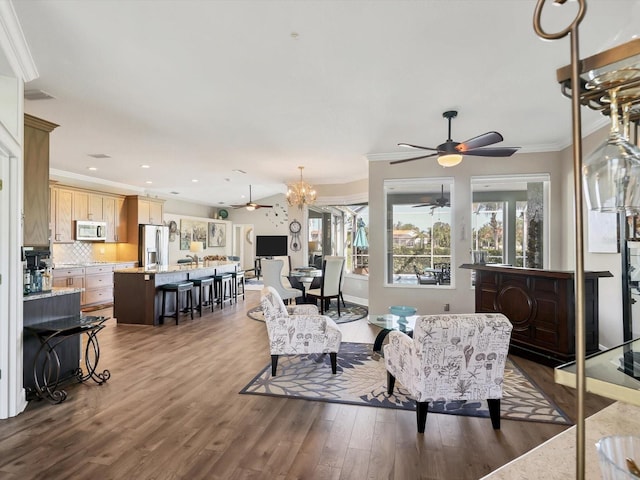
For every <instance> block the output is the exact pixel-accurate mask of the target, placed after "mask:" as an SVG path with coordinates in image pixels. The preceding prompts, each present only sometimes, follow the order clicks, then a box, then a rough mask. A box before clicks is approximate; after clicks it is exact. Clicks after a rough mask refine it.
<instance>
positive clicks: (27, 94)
mask: <svg viewBox="0 0 640 480" xmlns="http://www.w3.org/2000/svg"><path fill="white" fill-rule="evenodd" d="M24 98H25V100H50V99H53V98H55V97H54V96H53V95H50V94H48V93H47V92H45V91H42V90H25V91H24Z"/></svg>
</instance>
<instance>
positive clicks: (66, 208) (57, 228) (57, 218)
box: [51, 187, 74, 243]
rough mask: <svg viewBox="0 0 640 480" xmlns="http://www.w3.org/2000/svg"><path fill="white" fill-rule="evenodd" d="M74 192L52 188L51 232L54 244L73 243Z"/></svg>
mask: <svg viewBox="0 0 640 480" xmlns="http://www.w3.org/2000/svg"><path fill="white" fill-rule="evenodd" d="M73 193H74V192H73V190H68V189H66V188H60V187H53V188H51V231H52V239H51V240H52V241H53V243H72V242H73V237H74V235H73Z"/></svg>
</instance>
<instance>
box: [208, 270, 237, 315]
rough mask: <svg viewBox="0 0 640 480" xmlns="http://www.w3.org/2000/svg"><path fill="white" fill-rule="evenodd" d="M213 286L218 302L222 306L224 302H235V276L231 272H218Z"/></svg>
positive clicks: (214, 277)
mask: <svg viewBox="0 0 640 480" xmlns="http://www.w3.org/2000/svg"><path fill="white" fill-rule="evenodd" d="M213 286H214V290H215V293H216V302H217V303H219V304H220V308H224V303H225V302H229V304H231V303H233V276H232V275H231V272H221V273H216V274H215V275H214V276H213Z"/></svg>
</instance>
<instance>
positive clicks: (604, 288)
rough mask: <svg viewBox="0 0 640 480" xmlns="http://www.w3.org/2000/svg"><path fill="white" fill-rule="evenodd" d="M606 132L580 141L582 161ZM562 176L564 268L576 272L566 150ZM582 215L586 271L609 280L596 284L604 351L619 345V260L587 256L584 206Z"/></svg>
mask: <svg viewBox="0 0 640 480" xmlns="http://www.w3.org/2000/svg"><path fill="white" fill-rule="evenodd" d="M608 133H609V131H608V128H603V129H601V130H599V131H597V132H595V133H594V134H592V135H589V136H588V137H586V138H585V139H584V140H583V143H582V150H583V158H587V157H588V156H589V154H590V153H591V152H593V151H594V150H595V149H596V148H597V147H598V146H599V145H600V144H601V143H602V142H603V141H604V140H605V139H606V138H607V135H608ZM561 157H562V163H563V167H564V168H563V170H564V175H563V179H562V185H563V197H564V198H563V211H564V215H565V218H566V221H565V222H564V224H563V234H562V237H563V245H562V249H563V251H564V255H563V268H564V269H566V270H574V268H575V237H576V235H575V213H574V186H573V149H572V147H569V148H567V149H565V150H564V151H562V152H561ZM582 208H583V215H584V233H583V236H584V266H585V270H587V271H602V270H605V271H609V272H611V273H612V274H613V277H612V278H601V279H600V281H599V289H600V296H599V297H600V298H599V307H600V308H599V315H598V318H599V321H600V345H602V346H603V347H605V348H610V347H614V346H616V345H619V344H620V343H622V341H623V338H622V259H621V256H620V253H590V252H589V243H588V233H589V221H588V217H589V212H588V210H587V206H586V202H585V201H584V199H583V202H582Z"/></svg>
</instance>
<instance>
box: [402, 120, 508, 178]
mask: <svg viewBox="0 0 640 480" xmlns="http://www.w3.org/2000/svg"><path fill="white" fill-rule="evenodd" d="M442 116H443V117H444V118H446V119H447V120H448V121H449V136H448V137H447V141H446V142H444V143H441V144H440V145H438V146H437V147H422V146H420V145H412V144H410V143H399V144H398V145H399V146H401V147H409V148H415V149H418V150H431V151H433V152H434V153H429V154H427V155H420V156H419V157H412V158H404V159H402V160H394V161H392V162H390V163H391V164H392V165H393V164H397V163H404V162H412V161H413V160H420V159H421V158H429V157H435V156H437V157H438V163H439V164H440V165H442V166H443V167H453V166H454V165H458V164H459V163H460V162H461V161H462V157H463V155H475V156H479V157H510V156H511V155H513V154H514V153H516V152H517V151H518V149H519V148H520V147H492V148H483V147H487V146H489V145H493V144H495V143H499V142H501V141H502V140H504V138H503V137H502V135H500V134H499V133H498V132H487V133H483V134H482V135H478V136H477V137H473V138H470V139H469V140H466V141H464V142H455V141H453V140H452V138H451V120H452V119H454V118H456V117H457V116H458V112H457V111H456V110H448V111H446V112H444V113H443V114H442Z"/></svg>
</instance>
